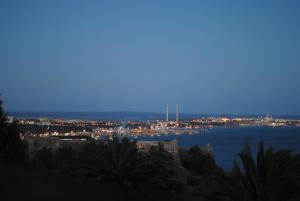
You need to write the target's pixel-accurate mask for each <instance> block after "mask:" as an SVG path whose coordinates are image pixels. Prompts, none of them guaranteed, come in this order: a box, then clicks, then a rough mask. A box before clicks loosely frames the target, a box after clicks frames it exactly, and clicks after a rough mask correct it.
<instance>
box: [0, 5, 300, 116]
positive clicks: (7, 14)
mask: <svg viewBox="0 0 300 201" xmlns="http://www.w3.org/2000/svg"><path fill="white" fill-rule="evenodd" d="M161 2H162V1H153V0H151V1H140V0H137V1H83V0H82V1H75V0H70V1H58V0H57V1H55V0H53V1H39V0H37V1H3V0H2V1H1V2H0V69H1V71H0V93H1V94H2V99H3V100H4V101H5V103H4V106H5V108H6V110H7V111H150V112H163V111H164V107H165V104H166V103H169V106H170V111H171V112H175V104H176V103H179V104H180V106H181V110H182V112H186V113H231V114H236V113H243V114H245V113H247V114H253V113H270V114H300V88H299V87H300V12H299V10H300V1H297V0H295V1H289V0H285V1H282V0H280V1H261V0H259V1H240V0H236V1H234V0H233V1H221V0H220V1H214V0H208V1H198V0H197V1H196V0H195V1H175V0H172V1H163V2H164V3H163V4H162V3H161Z"/></svg>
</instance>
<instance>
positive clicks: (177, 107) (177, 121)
mask: <svg viewBox="0 0 300 201" xmlns="http://www.w3.org/2000/svg"><path fill="white" fill-rule="evenodd" d="M178 113H179V106H178V104H176V124H178V123H179V119H178Z"/></svg>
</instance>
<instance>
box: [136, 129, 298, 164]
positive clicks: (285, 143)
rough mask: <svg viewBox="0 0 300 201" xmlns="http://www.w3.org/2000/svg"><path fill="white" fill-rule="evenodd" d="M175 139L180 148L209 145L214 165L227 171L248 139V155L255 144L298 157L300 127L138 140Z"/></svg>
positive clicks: (212, 131) (255, 147) (254, 148)
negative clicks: (295, 154) (291, 153)
mask: <svg viewBox="0 0 300 201" xmlns="http://www.w3.org/2000/svg"><path fill="white" fill-rule="evenodd" d="M175 138H176V139H177V140H178V143H179V145H180V146H182V147H190V146H193V145H199V146H204V145H206V144H208V143H209V144H211V145H212V146H213V148H214V157H215V160H216V162H217V163H218V164H219V165H220V166H222V167H223V168H225V169H226V170H229V169H231V168H232V164H233V161H234V160H236V161H237V162H239V160H238V157H237V153H239V152H240V151H241V150H242V148H243V146H244V145H245V141H246V139H248V141H249V143H250V145H251V147H252V151H253V152H256V150H257V146H258V143H259V141H261V140H262V141H263V142H264V144H265V147H267V146H272V147H273V148H275V149H292V150H293V151H294V153H300V127H279V128H278V127H277V128H271V127H247V128H213V129H209V130H208V131H207V132H203V133H200V134H193V135H167V136H158V137H141V138H139V139H140V140H172V139H175Z"/></svg>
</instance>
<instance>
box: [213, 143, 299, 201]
mask: <svg viewBox="0 0 300 201" xmlns="http://www.w3.org/2000/svg"><path fill="white" fill-rule="evenodd" d="M239 157H240V159H241V161H242V165H243V168H242V169H241V168H240V167H239V166H237V165H236V164H235V166H234V168H233V170H232V172H231V173H230V174H229V175H222V176H219V177H218V179H217V181H218V183H219V184H221V186H218V187H219V188H218V189H215V192H214V193H213V194H212V196H211V197H212V198H213V199H212V200H232V201H240V200H244V201H283V200H284V201H289V200H290V201H292V200H300V194H299V190H300V188H299V181H300V180H299V178H300V177H299V168H300V166H299V163H300V161H299V159H300V156H299V155H297V156H293V155H292V153H291V151H289V150H279V151H274V150H273V149H272V148H269V149H267V150H266V151H265V150H264V146H263V143H260V146H259V151H258V153H257V155H256V161H255V159H254V158H253V157H252V154H251V150H250V146H249V144H248V143H247V144H246V147H245V149H244V150H243V151H242V152H241V153H240V154H239Z"/></svg>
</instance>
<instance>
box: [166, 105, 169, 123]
mask: <svg viewBox="0 0 300 201" xmlns="http://www.w3.org/2000/svg"><path fill="white" fill-rule="evenodd" d="M166 110H167V111H166V121H169V104H167V108H166Z"/></svg>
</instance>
